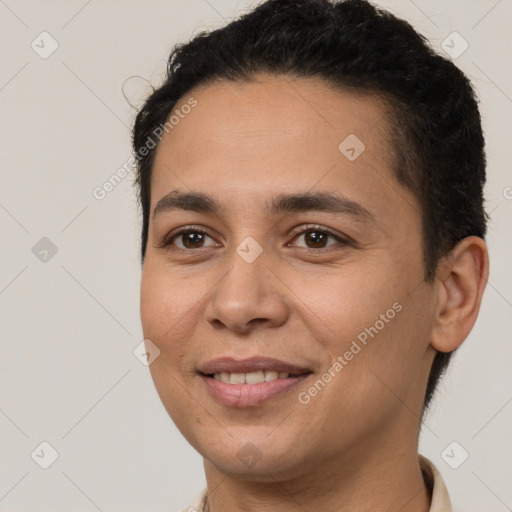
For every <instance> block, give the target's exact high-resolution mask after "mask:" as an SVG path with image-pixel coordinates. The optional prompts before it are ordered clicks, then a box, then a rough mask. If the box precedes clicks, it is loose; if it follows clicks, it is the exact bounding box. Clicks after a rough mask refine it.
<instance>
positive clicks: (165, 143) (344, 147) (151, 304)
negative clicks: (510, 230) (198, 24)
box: [133, 0, 487, 471]
mask: <svg viewBox="0 0 512 512" xmlns="http://www.w3.org/2000/svg"><path fill="white" fill-rule="evenodd" d="M133 145H134V150H135V153H136V158H137V162H138V164H137V165H138V172H137V185H138V187H139V193H140V203H141V207H142V217H143V224H142V240H141V250H142V251H141V252H142V260H143V277H142V286H141V316H142V324H143V330H144V336H145V338H148V339H150V340H151V341H152V342H153V343H154V344H155V345H156V346H157V347H158V348H159V350H160V354H161V355H160V357H159V358H158V359H157V360H156V361H155V362H154V363H153V364H152V365H151V367H150V368H151V372H152V376H153V379H154V381H155V384H156V387H157V390H158V392H159V394H160V396H161V398H162V401H163V403H164V405H165V406H166V408H167V410H168V411H169V413H170V415H171V416H172V417H173V419H174V421H175V422H176V424H177V425H178V427H179V428H180V430H181V431H182V432H183V433H184V435H185V436H186V437H187V439H188V440H189V441H190V442H191V443H192V444H193V445H194V446H195V447H196V448H197V449H198V450H199V451H200V453H203V454H206V456H207V458H210V457H211V459H212V460H217V461H218V460H221V459H222V455H220V454H221V453H225V454H227V455H226V459H225V463H226V467H228V465H229V464H228V462H226V461H227V460H228V458H229V456H230V455H232V454H229V450H230V449H229V448H228V446H230V444H229V443H230V439H233V438H236V439H239V440H240V442H242V441H243V442H242V445H243V446H245V444H244V443H251V446H252V445H254V446H258V447H259V448H258V450H261V451H262V452H265V453H268V454H269V455H268V456H269V464H270V463H272V464H273V466H272V467H274V468H276V467H277V466H276V465H275V464H276V460H278V459H279V460H281V459H280V458H279V447H282V449H283V450H284V449H288V448H289V447H287V446H286V443H284V444H283V442H281V441H278V442H277V443H276V440H277V439H281V437H280V434H279V432H282V439H291V440H292V441H290V442H293V440H295V441H296V440H299V439H302V438H304V433H306V434H307V433H311V437H309V439H312V440H311V441H310V442H309V443H306V445H308V446H306V447H304V448H303V449H302V451H301V450H297V452H296V454H295V455H294V456H295V457H296V458H297V461H295V462H298V461H299V460H301V461H304V460H306V459H308V457H312V455H311V453H313V452H314V453H316V454H317V455H318V456H319V457H322V448H321V447H320V445H319V444H315V443H316V442H315V441H314V439H315V436H314V431H315V429H316V428H317V427H315V424H317V425H318V424H321V425H322V429H323V433H324V434H325V435H326V436H327V438H329V436H332V438H336V439H337V441H336V443H337V445H336V446H338V448H339V450H343V451H345V452H346V453H349V452H350V449H351V447H354V446H357V445H358V443H359V442H362V441H363V440H364V439H366V440H367V441H368V439H373V440H374V441H375V442H377V439H381V440H382V439H383V438H384V436H385V435H386V433H389V432H391V431H392V430H393V429H394V430H395V431H396V430H397V429H400V428H404V429H405V428H408V429H411V428H413V426H414V428H416V430H417V427H418V424H419V418H420V417H421V414H422V412H423V411H424V409H425V407H426V406H427V405H428V404H429V402H430V400H431V398H432V396H433V393H434V391H435V388H436V385H437V383H438V380H439V378H440V376H441V375H442V373H443V372H444V370H445V368H446V365H447V364H448V361H449V359H450V356H451V354H452V353H453V351H454V350H455V349H456V348H457V347H458V346H459V345H460V344H461V343H462V341H463V340H464V339H465V338H466V336H467V334H468V333H469V331H470V330H471V328H472V326H473V324H474V321H475V320H476V316H477V313H478V309H479V305H480V301H481V296H482V292H483V283H484V282H485V278H486V272H487V257H486V250H485V244H484V242H483V238H484V235H485V229H486V215H485V212H484V209H483V185H484V182H485V156H484V141H483V136H482V129H481V122H480V116H479V112H478V107H477V102H476V99H475V95H474V92H473V90H472V87H471V85H470V83H469V81H468V79H467V78H466V77H465V76H464V74H463V73H462V72H461V71H460V70H459V69H458V68H457V67H456V66H455V65H454V64H453V63H452V62H451V61H449V60H447V59H445V58H443V57H441V56H439V55H437V54H436V53H435V52H434V51H433V50H432V49H431V48H430V47H429V45H428V43H427V42H426V40H425V39H424V38H423V37H422V36H420V35H419V34H417V33H416V32H415V31H414V29H413V28H412V27H411V26H410V25H409V24H408V23H407V22H405V21H403V20H400V19H397V18H396V17H394V16H393V15H391V14H389V13H387V12H385V11H381V10H378V9H376V8H375V7H373V6H372V5H371V4H369V3H367V2H365V1H362V0H354V1H350V0H349V1H345V2H340V3H336V4H334V3H332V2H330V1H328V0H299V1H297V0H270V1H267V2H264V3H263V4H261V5H260V6H258V7H257V8H255V9H254V10H252V11H251V12H249V13H248V14H246V15H244V16H242V17H241V18H239V19H237V20H235V21H233V22H230V23H229V24H228V25H227V26H225V27H223V28H221V29H218V30H215V31H213V32H209V33H201V34H199V35H197V36H196V37H195V38H194V39H193V40H192V41H190V42H188V43H187V44H183V45H179V46H177V47H176V48H175V49H174V50H173V51H172V53H171V56H170V59H169V63H168V73H167V77H166V80H165V82H164V84H163V85H162V86H161V87H160V88H158V89H157V90H155V92H154V93H153V94H152V95H151V96H150V97H149V98H148V100H147V101H146V103H145V105H144V106H143V107H142V109H141V111H140V112H139V114H138V116H137V119H136V122H135V126H134V130H133ZM183 227H187V229H186V230H185V231H186V232H185V234H184V233H182V232H181V233H180V232H179V231H180V230H179V228H183ZM299 228H300V229H299ZM305 228H308V231H305ZM248 237H250V238H248ZM242 243H243V244H242ZM240 244H242V245H240ZM244 251H245V252H248V253H251V256H252V257H251V258H244V257H243V256H244V255H243V252H244ZM253 258H254V259H253ZM475 276H476V277H475ZM349 353H350V354H352V355H350V354H349ZM226 354H236V355H237V356H240V357H241V358H245V357H251V356H254V355H267V356H271V357H274V358H278V359H282V360H287V361H289V362H290V363H293V364H296V365H297V366H300V367H301V368H305V369H307V370H308V372H309V374H308V375H306V377H305V378H304V380H303V381H301V382H299V383H298V384H297V386H296V387H295V388H294V390H292V391H291V392H290V393H289V394H288V395H286V397H284V398H283V396H280V397H276V398H275V399H271V400H270V401H267V402H265V403H264V404H263V403H262V404H260V405H258V406H254V407H246V408H237V407H234V408H233V407H227V406H226V405H222V404H220V403H217V402H215V400H213V401H212V400H211V396H210V395H208V391H207V389H206V386H205V384H204V375H202V373H201V371H200V370H201V369H202V368H203V366H204V364H205V363H206V362H208V361H209V360H211V359H214V358H217V357H220V356H224V355H226ZM344 355H346V357H343V356H344ZM339 357H341V358H342V359H343V362H341V360H340V359H339ZM336 362H338V363H339V364H338V365H336V364H335V363H336ZM340 364H341V368H340V366H339V365H340ZM326 375H330V377H328V376H326ZM319 381H322V382H323V384H322V383H320V382H319ZM315 383H316V384H315ZM312 388H314V389H316V391H313V390H312ZM301 393H302V394H301ZM290 396H293V397H295V399H293V398H290ZM397 396H398V397H399V400H397ZM292 402H293V403H292ZM404 404H406V407H404ZM411 411H413V414H412V415H411ZM187 412H190V413H191V414H190V415H187V414H186V413H187ZM290 414H293V418H294V422H293V424H291V423H290V424H288V422H286V424H285V425H286V426H283V425H281V426H280V427H279V428H277V427H276V425H278V424H280V421H282V420H283V418H284V417H285V416H286V415H290ZM346 417H350V418H356V420H355V421H353V420H352V419H351V421H350V422H344V420H343V419H344V418H346ZM397 418H400V419H397ZM313 420H314V423H315V424H313V423H312V421H313ZM397 422H399V423H400V422H401V423H400V426H398V423H397ZM340 425H341V426H340ZM340 430H341V432H342V434H343V435H342V436H340V435H339V433H340ZM214 431H215V432H216V433H215V435H214V434H213V433H212V432H214ZM271 432H274V434H271ZM317 435H318V434H317ZM340 437H341V438H342V439H341V440H340ZM213 439H215V441H213ZM269 443H270V444H269ZM318 443H320V440H318ZM271 445H272V446H273V448H272V449H271V448H270V446H271ZM276 445H277V446H278V447H277V448H276ZM331 446H332V445H331ZM239 448H240V446H239ZM308 449H311V451H308ZM323 450H324V453H323V456H324V457H328V456H329V450H330V448H329V446H324V447H323ZM235 453H236V452H235ZM216 457H217V459H216ZM301 457H302V459H301ZM292 458H293V457H292ZM290 464H291V466H290V467H288V466H286V467H285V466H282V467H279V468H278V470H282V471H288V470H289V469H290V468H291V467H292V466H293V461H291V462H290ZM231 469H232V468H231Z"/></svg>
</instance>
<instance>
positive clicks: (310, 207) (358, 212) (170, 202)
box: [153, 190, 375, 221]
mask: <svg viewBox="0 0 512 512" xmlns="http://www.w3.org/2000/svg"><path fill="white" fill-rule="evenodd" d="M173 210H174V211H175V210H184V211H194V212H198V213H206V214H208V213H209V214H213V215H220V214H221V213H222V212H223V208H222V206H221V205H220V204H219V203H218V202H217V201H216V200H215V199H214V198H213V197H210V196H208V195H207V194H204V193H202V192H187V193H180V192H178V191H175V190H173V191H172V192H170V193H169V194H167V195H165V196H164V197H162V199H160V200H159V201H158V202H157V203H156V205H155V208H154V210H153V217H156V216H157V215H159V214H161V213H163V212H169V211H173ZM266 211H267V212H268V213H270V214H272V215H278V214H280V213H299V212H309V211H322V212H327V213H333V214H341V215H349V216H352V217H356V218H357V219H358V220H366V221H375V217H374V215H373V214H372V213H371V212H370V211H369V210H367V209H366V208H365V207H364V206H362V205H361V204H359V203H357V202H355V201H352V200H351V199H348V198H347V197H345V196H344V195H342V194H338V193H333V192H314V193H313V192H304V193H298V194H278V195H277V196H276V197H274V198H273V199H272V200H271V201H270V202H269V203H267V205H266Z"/></svg>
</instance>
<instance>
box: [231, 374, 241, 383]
mask: <svg viewBox="0 0 512 512" xmlns="http://www.w3.org/2000/svg"><path fill="white" fill-rule="evenodd" d="M229 383H230V384H245V373H231V374H230V375H229Z"/></svg>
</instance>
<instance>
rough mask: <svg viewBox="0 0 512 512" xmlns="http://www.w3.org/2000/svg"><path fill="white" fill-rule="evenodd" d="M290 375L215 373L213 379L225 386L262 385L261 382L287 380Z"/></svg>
mask: <svg viewBox="0 0 512 512" xmlns="http://www.w3.org/2000/svg"><path fill="white" fill-rule="evenodd" d="M289 375H290V374H289V373H286V372H275V371H272V370H267V371H262V370H259V371H257V372H250V373H226V372H221V373H214V374H213V378H214V379H215V380H220V381H221V382H224V383H225V384H260V383H261V382H272V381H274V380H277V379H287V378H288V377H289Z"/></svg>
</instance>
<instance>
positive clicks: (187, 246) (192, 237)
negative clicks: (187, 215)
mask: <svg viewBox="0 0 512 512" xmlns="http://www.w3.org/2000/svg"><path fill="white" fill-rule="evenodd" d="M208 240H211V241H212V242H213V243H210V244H209V245H205V243H206V242H207V241H208ZM217 245H219V244H218V243H217V242H215V240H213V238H212V237H211V236H210V235H208V234H207V233H206V232H205V231H203V230H202V229H198V228H194V227H191V226H190V227H187V228H183V229H180V230H179V231H176V232H174V233H171V234H170V235H168V236H167V237H166V238H165V240H164V242H163V244H162V245H161V247H169V246H174V247H175V248H177V249H181V250H184V251H187V250H194V249H203V248H204V247H210V246H217Z"/></svg>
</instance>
